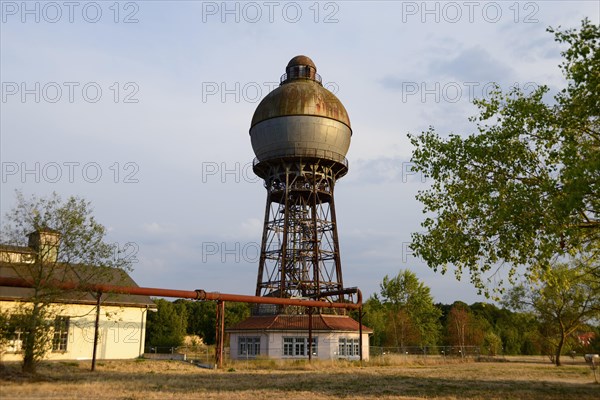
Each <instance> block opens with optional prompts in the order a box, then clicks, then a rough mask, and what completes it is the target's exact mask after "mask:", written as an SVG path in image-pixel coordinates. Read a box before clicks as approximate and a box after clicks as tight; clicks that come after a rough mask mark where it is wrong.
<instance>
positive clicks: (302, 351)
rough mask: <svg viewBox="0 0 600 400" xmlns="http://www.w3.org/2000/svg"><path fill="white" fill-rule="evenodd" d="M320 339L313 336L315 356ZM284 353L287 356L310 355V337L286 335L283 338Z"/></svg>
mask: <svg viewBox="0 0 600 400" xmlns="http://www.w3.org/2000/svg"><path fill="white" fill-rule="evenodd" d="M317 343H318V340H317V338H316V337H313V338H312V353H313V356H316V355H317V354H318V347H317ZM283 355H284V356H287V357H308V338H306V337H284V338H283Z"/></svg>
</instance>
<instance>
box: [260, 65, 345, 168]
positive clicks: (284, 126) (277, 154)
mask: <svg viewBox="0 0 600 400" xmlns="http://www.w3.org/2000/svg"><path fill="white" fill-rule="evenodd" d="M351 136H352V129H351V127H350V119H349V118H348V113H347V112H346V109H345V108H344V105H343V104H342V102H341V101H340V100H339V99H338V98H337V97H336V96H335V95H334V94H333V93H331V92H330V91H329V90H327V89H325V88H324V87H323V85H322V84H321V77H320V76H319V75H318V74H317V68H316V66H315V64H314V63H313V61H312V60H311V59H310V58H308V57H306V56H296V57H294V58H292V59H291V60H290V62H289V63H288V65H287V67H286V73H285V74H284V75H283V76H282V77H281V85H280V86H279V87H278V88H277V89H275V90H273V91H272V92H271V93H269V94H268V95H267V96H266V97H265V98H264V99H263V100H262V101H261V102H260V104H259V105H258V107H257V108H256V111H255V112H254V116H253V117H252V124H251V127H250V138H251V141H252V148H253V150H254V154H256V158H257V160H258V162H261V163H262V162H264V161H267V160H271V159H280V158H290V157H300V158H307V157H308V158H320V159H326V160H332V161H335V162H339V163H344V164H346V154H347V152H348V148H349V147H350V137H351Z"/></svg>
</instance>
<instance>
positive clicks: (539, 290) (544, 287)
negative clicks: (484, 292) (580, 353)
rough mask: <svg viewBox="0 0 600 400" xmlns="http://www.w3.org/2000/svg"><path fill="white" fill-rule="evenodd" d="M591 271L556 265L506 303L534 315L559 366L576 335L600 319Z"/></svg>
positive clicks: (599, 299) (515, 291)
mask: <svg viewBox="0 0 600 400" xmlns="http://www.w3.org/2000/svg"><path fill="white" fill-rule="evenodd" d="M587 276H588V274H587V269H586V268H583V267H581V266H579V267H577V266H573V265H569V264H558V263H557V264H554V265H553V266H552V267H551V269H550V270H548V271H547V272H546V274H545V275H544V276H543V278H542V279H541V281H540V283H539V284H538V285H536V286H531V285H520V286H516V287H514V288H513V289H512V290H511V291H510V292H509V293H508V295H507V296H505V299H504V302H505V304H506V305H507V306H509V307H511V308H513V309H516V310H521V311H529V312H532V313H534V314H535V315H536V316H537V318H538V320H539V327H538V332H539V335H540V337H541V338H542V339H543V340H544V346H543V348H546V349H548V350H547V351H548V352H549V353H550V355H551V356H552V359H553V361H554V362H555V363H556V365H557V366H559V365H560V364H561V363H560V357H561V355H562V354H563V353H564V351H565V350H566V349H568V346H569V345H571V344H572V343H570V342H569V341H570V340H571V339H572V335H573V334H574V333H576V332H577V331H578V330H579V329H581V328H582V327H585V326H586V324H587V323H588V322H591V321H595V320H597V319H598V318H600V297H598V296H597V286H598V283H597V282H595V281H590V280H589V279H587Z"/></svg>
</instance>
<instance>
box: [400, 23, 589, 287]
mask: <svg viewBox="0 0 600 400" xmlns="http://www.w3.org/2000/svg"><path fill="white" fill-rule="evenodd" d="M549 31H550V32H553V33H554V34H555V37H556V41H558V42H560V43H564V44H566V45H568V46H569V47H568V49H567V50H565V51H564V52H563V53H562V56H563V58H564V62H563V64H562V65H561V69H562V71H563V73H564V76H565V78H566V80H567V82H568V85H567V87H566V88H565V89H563V90H562V91H561V92H560V93H558V94H557V95H556V96H555V97H554V103H546V102H545V95H546V94H547V93H548V87H546V86H541V87H539V88H538V89H537V90H535V91H533V92H532V93H524V92H523V91H521V90H520V89H518V88H514V89H512V90H510V91H509V92H508V93H503V92H502V91H501V90H500V89H499V88H496V90H495V91H493V93H492V94H491V97H490V98H489V99H482V100H476V101H475V104H476V105H477V106H478V107H479V112H480V113H479V116H477V117H475V118H472V119H471V120H472V121H473V122H476V124H477V130H478V133H477V134H471V135H468V136H466V137H463V136H459V135H455V134H451V135H450V136H449V137H448V138H447V139H443V138H442V137H440V136H439V135H438V134H437V133H436V132H435V130H434V129H433V128H430V129H429V130H428V131H426V132H423V133H421V134H420V135H417V136H413V135H409V137H410V140H411V142H412V144H413V145H414V146H415V150H414V152H413V156H412V161H413V162H414V163H415V169H416V170H417V171H421V172H423V173H424V174H425V175H426V176H428V177H430V178H431V179H432V182H433V183H432V185H431V188H430V189H428V190H425V191H421V192H419V194H418V195H417V199H418V200H419V201H421V202H422V203H423V205H424V209H423V212H424V213H427V214H432V216H429V217H427V218H426V219H425V221H424V222H423V223H422V226H423V228H425V230H426V232H425V233H414V234H413V235H412V238H413V241H412V244H411V247H412V249H413V250H414V251H415V252H416V253H417V254H418V255H419V256H421V257H422V258H423V259H424V260H425V261H426V262H427V264H428V265H429V266H430V267H431V268H432V269H434V270H435V271H438V270H440V271H441V272H442V273H444V272H446V271H447V269H448V266H454V268H455V272H456V276H457V278H459V277H460V276H461V275H462V273H463V271H468V272H469V274H470V279H471V282H472V283H473V284H474V285H475V286H476V287H477V288H478V289H479V290H480V292H483V293H486V294H488V295H489V294H490V289H489V288H488V286H487V279H489V276H488V275H490V274H491V275H492V276H495V278H497V279H498V281H496V282H495V287H494V289H492V292H493V291H495V290H497V288H501V287H502V285H501V284H502V283H503V282H502V281H501V280H500V279H499V278H498V276H497V274H495V272H496V271H497V270H498V269H499V268H501V266H502V265H507V266H508V267H509V270H508V276H509V280H510V281H511V282H514V279H515V274H517V272H518V271H519V267H520V266H524V267H525V268H526V271H527V272H526V274H525V275H526V277H527V278H530V279H531V280H532V281H534V280H535V279H536V278H537V277H538V276H539V275H542V274H543V273H544V272H545V271H546V270H547V269H548V268H549V266H550V264H551V262H552V260H554V259H555V258H556V256H557V255H560V254H570V255H576V254H581V253H583V252H587V253H594V252H596V257H597V252H598V251H599V249H600V244H599V243H600V220H599V219H598V215H600V119H599V118H600V83H599V82H600V29H599V27H598V26H595V25H593V24H591V23H590V22H589V21H588V20H584V21H583V22H582V26H581V28H580V29H579V30H567V31H563V32H560V31H555V30H553V29H549ZM591 266H592V269H593V271H595V273H596V279H597V280H600V273H599V271H598V269H599V267H598V264H597V263H596V264H593V265H591ZM486 276H488V278H486Z"/></svg>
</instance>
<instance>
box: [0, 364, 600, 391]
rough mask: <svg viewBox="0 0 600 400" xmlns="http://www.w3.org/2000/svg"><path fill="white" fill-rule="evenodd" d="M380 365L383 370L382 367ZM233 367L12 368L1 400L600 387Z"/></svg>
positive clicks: (517, 368)
mask: <svg viewBox="0 0 600 400" xmlns="http://www.w3.org/2000/svg"><path fill="white" fill-rule="evenodd" d="M377 364H380V365H377ZM381 364H386V361H385V360H380V362H377V360H373V361H372V362H371V363H370V364H366V366H364V367H361V366H360V365H359V364H356V363H347V362H334V363H332V362H314V363H312V364H307V363H305V362H292V363H281V362H275V361H271V360H259V361H258V362H252V361H250V362H248V363H246V362H244V361H242V362H237V363H230V364H229V365H227V366H226V367H225V368H224V369H223V370H221V371H214V370H206V369H201V368H198V367H195V366H193V365H191V364H187V363H184V362H181V361H149V360H132V361H102V362H100V363H99V364H98V367H97V372H96V373H91V372H89V371H88V370H89V367H90V364H89V362H48V363H44V364H42V365H41V366H40V368H39V373H38V375H36V376H23V375H21V374H20V373H19V372H18V371H19V365H17V364H8V365H6V368H5V369H4V371H2V374H1V375H0V398H2V399H42V398H43V399H79V400H87V399H123V400H125V399H130V400H134V399H135V400H138V399H139V400H141V399H179V398H185V399H246V398H252V399H267V398H269V399H273V398H275V399H277V398H281V399H285V400H294V399H301V400H312V399H317V400H318V399H334V398H335V399H337V398H345V399H392V398H394V399H423V398H429V399H439V400H453V399H473V400H477V399H481V400H495V399H498V400H500V399H502V400H506V399H540V400H541V399H544V400H546V399H548V400H554V399H556V400H559V399H560V400H569V399H574V400H575V399H576V400H581V399H595V398H600V385H597V384H594V383H593V381H594V378H593V375H592V371H591V370H590V369H589V367H587V366H586V365H585V364H583V363H578V364H574V365H566V366H563V367H561V368H556V367H554V366H552V365H550V364H549V363H546V362H543V359H541V358H536V359H530V360H520V361H509V362H474V361H471V362H460V361H458V360H437V361H435V360H431V359H419V358H414V359H403V360H388V361H387V364H388V365H381Z"/></svg>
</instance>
